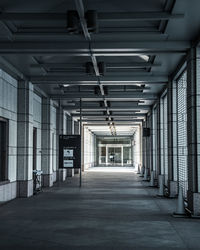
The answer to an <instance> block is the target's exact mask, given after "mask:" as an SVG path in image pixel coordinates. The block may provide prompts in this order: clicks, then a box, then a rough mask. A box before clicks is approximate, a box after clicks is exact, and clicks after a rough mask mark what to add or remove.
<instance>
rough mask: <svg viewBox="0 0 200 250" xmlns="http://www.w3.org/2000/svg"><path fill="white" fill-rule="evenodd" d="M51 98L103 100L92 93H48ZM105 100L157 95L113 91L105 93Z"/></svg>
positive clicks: (155, 97)
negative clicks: (112, 92)
mask: <svg viewBox="0 0 200 250" xmlns="http://www.w3.org/2000/svg"><path fill="white" fill-rule="evenodd" d="M50 97H51V98H52V99H56V100H59V99H71V100H75V99H77V98H79V99H80V98H84V99H86V100H89V99H91V100H93V99H94V101H95V100H96V101H99V100H104V98H103V97H102V96H98V95H94V94H91V93H84V92H83V93H77V94H73V95H72V94H70V93H68V94H54V95H50ZM105 98H106V100H112V99H118V100H119V101H120V100H121V99H139V100H157V98H158V96H157V95H156V94H147V93H131V94H130V93H123V92H121V93H114V94H108V95H105Z"/></svg>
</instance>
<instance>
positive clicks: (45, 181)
mask: <svg viewBox="0 0 200 250" xmlns="http://www.w3.org/2000/svg"><path fill="white" fill-rule="evenodd" d="M42 186H43V187H52V186H53V174H43V175H42Z"/></svg>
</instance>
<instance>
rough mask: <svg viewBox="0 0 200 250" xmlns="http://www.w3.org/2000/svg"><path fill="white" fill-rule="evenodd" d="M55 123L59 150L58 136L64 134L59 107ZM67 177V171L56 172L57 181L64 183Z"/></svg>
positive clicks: (61, 110) (62, 115) (62, 114)
mask: <svg viewBox="0 0 200 250" xmlns="http://www.w3.org/2000/svg"><path fill="white" fill-rule="evenodd" d="M56 117H57V119H56V121H57V124H56V126H57V149H58V148H59V135H62V134H65V132H66V128H65V125H66V124H65V113H64V110H63V108H62V107H61V106H59V108H58V109H57V114H56ZM57 152H58V154H57V166H59V151H58V150H57ZM66 176H67V170H66V169H58V171H57V177H58V179H59V181H65V180H66Z"/></svg>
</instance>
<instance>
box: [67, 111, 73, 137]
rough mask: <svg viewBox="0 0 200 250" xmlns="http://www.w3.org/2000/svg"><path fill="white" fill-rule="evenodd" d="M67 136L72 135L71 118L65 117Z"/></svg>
mask: <svg viewBox="0 0 200 250" xmlns="http://www.w3.org/2000/svg"><path fill="white" fill-rule="evenodd" d="M67 134H68V135H72V117H71V116H70V115H67Z"/></svg>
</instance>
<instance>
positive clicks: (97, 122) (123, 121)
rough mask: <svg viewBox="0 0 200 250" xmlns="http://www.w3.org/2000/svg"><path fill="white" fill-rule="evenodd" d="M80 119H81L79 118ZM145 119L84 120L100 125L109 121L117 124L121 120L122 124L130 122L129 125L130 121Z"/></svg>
mask: <svg viewBox="0 0 200 250" xmlns="http://www.w3.org/2000/svg"><path fill="white" fill-rule="evenodd" d="M78 120H79V119H78ZM143 120H144V119H141V118H140V119H135V118H134V119H129V120H121V119H116V120H114V121H100V120H89V119H88V120H83V121H82V122H83V123H84V122H90V123H95V124H96V126H98V125H99V124H102V123H103V124H106V125H107V124H108V123H109V122H114V123H115V124H116V123H117V122H120V123H121V124H128V125H131V124H130V123H133V124H134V123H135V122H142V121H143Z"/></svg>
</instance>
